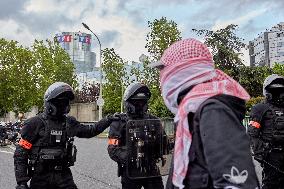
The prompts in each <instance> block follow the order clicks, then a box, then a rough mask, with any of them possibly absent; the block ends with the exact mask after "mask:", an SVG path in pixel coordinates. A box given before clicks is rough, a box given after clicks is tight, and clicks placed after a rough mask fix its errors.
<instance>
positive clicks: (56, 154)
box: [39, 149, 64, 162]
mask: <svg viewBox="0 0 284 189" xmlns="http://www.w3.org/2000/svg"><path fill="white" fill-rule="evenodd" d="M63 157H64V152H63V150H62V149H41V150H40V151H39V161H40V162H45V161H47V162H50V161H56V160H63Z"/></svg>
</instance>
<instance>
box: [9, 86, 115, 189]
mask: <svg viewBox="0 0 284 189" xmlns="http://www.w3.org/2000/svg"><path fill="white" fill-rule="evenodd" d="M54 85H55V89H54V88H52V87H54ZM58 87H59V88H60V87H61V92H60V90H59V91H57V94H56V95H54V98H55V99H56V100H59V102H58V104H60V107H57V105H58V104H57V102H53V101H49V100H46V98H45V111H44V113H42V114H39V115H37V116H35V117H32V118H30V119H28V120H27V121H25V123H24V126H23V129H22V131H21V136H22V138H21V140H20V142H19V145H18V146H17V147H16V150H15V154H14V165H15V176H16V181H17V184H18V185H17V187H16V188H17V189H26V188H28V186H27V182H28V181H29V180H30V179H31V181H30V188H31V189H55V188H58V189H59V188H61V189H76V188H77V187H76V185H75V183H74V181H73V177H72V173H71V170H70V168H69V167H70V166H72V165H74V162H75V161H76V152H77V150H76V147H75V146H74V145H73V137H74V136H77V137H80V138H90V137H93V136H96V135H98V134H99V133H101V132H103V131H104V130H105V129H106V128H107V127H108V125H109V124H110V123H111V120H110V119H107V118H105V119H102V120H100V121H99V122H98V123H96V124H94V125H88V126H85V125H81V124H80V123H79V122H78V121H76V119H75V118H73V117H68V116H65V113H67V111H69V110H68V105H66V104H65V105H64V103H63V102H62V101H65V100H66V99H65V98H63V99H61V97H62V96H63V97H64V96H68V95H67V92H70V93H73V91H72V88H71V87H70V86H69V85H67V84H65V83H62V82H60V83H55V84H53V85H51V86H50V87H49V89H50V88H52V91H53V92H54V90H55V91H56V90H57V89H58ZM51 94H52V93H51ZM49 95H50V94H49ZM46 96H47V95H45V97H46ZM58 96H59V97H58ZM54 98H52V99H54ZM68 98H69V97H68ZM70 99H72V98H70ZM49 102H51V103H50V104H47V103H49ZM65 102H69V101H68V100H67V101H65ZM64 107H66V108H64ZM54 112H56V113H54Z"/></svg>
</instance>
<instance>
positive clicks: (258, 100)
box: [246, 96, 264, 112]
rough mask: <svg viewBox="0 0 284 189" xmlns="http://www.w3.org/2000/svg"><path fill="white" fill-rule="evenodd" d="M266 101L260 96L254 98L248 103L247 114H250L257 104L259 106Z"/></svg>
mask: <svg viewBox="0 0 284 189" xmlns="http://www.w3.org/2000/svg"><path fill="white" fill-rule="evenodd" d="M262 101H264V97H263V96H258V97H252V98H251V99H250V100H249V101H247V103H246V109H247V112H250V110H251V107H253V106H254V105H255V104H258V103H260V102H262Z"/></svg>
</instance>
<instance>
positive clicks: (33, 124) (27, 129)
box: [20, 115, 44, 141]
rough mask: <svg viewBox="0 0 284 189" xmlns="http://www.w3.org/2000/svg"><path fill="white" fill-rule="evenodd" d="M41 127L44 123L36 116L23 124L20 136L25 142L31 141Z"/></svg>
mask: <svg viewBox="0 0 284 189" xmlns="http://www.w3.org/2000/svg"><path fill="white" fill-rule="evenodd" d="M42 127H44V123H43V121H42V120H41V119H40V118H39V116H38V115H37V116H34V117H31V118H29V119H27V120H26V121H25V122H24V123H23V128H22V129H21V131H20V132H21V136H22V138H24V139H25V140H28V141H33V140H34V138H35V137H36V136H37V134H38V132H39V130H40V128H42Z"/></svg>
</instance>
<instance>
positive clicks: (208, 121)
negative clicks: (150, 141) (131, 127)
mask: <svg viewBox="0 0 284 189" xmlns="http://www.w3.org/2000/svg"><path fill="white" fill-rule="evenodd" d="M244 114H245V102H244V101H243V100H241V99H239V98H236V97H233V96H229V95H218V96H214V97H212V98H209V99H207V100H206V101H205V102H203V103H202V104H201V105H200V107H199V108H198V110H197V111H196V113H195V114H193V113H190V114H189V115H188V118H189V129H190V131H191V133H192V144H191V148H190V151H189V165H188V171H187V175H186V178H185V180H184V185H185V188H190V189H205V188H207V189H210V188H226V187H227V188H229V187H235V188H242V189H256V188H258V187H259V184H258V180H257V176H256V172H255V168H254V165H253V162H252V157H251V152H250V143H249V138H248V136H247V135H246V132H245V128H244V126H243V125H242V119H243V118H244ZM172 167H173V166H172ZM166 188H167V189H174V188H176V187H174V186H173V184H172V170H171V171H170V175H169V178H168V183H167V187H166Z"/></svg>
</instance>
